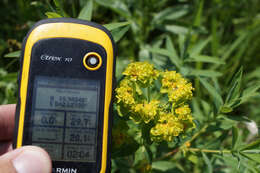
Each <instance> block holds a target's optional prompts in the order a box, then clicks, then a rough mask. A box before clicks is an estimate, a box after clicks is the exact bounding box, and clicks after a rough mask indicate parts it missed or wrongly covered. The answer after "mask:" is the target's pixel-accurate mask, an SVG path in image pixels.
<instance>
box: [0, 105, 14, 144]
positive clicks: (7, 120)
mask: <svg viewBox="0 0 260 173" xmlns="http://www.w3.org/2000/svg"><path fill="white" fill-rule="evenodd" d="M15 106H16V105H15V104H10V105H1V106H0V141H4V140H10V139H12V137H13V132H14V116H15Z"/></svg>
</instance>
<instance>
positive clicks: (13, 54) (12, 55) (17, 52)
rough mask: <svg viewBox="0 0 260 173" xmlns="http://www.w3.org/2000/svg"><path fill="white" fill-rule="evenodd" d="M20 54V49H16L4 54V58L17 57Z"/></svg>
mask: <svg viewBox="0 0 260 173" xmlns="http://www.w3.org/2000/svg"><path fill="white" fill-rule="evenodd" d="M20 55H21V51H20V50H18V51H15V52H11V53H8V54H5V55H4V57H5V58H19V57H20Z"/></svg>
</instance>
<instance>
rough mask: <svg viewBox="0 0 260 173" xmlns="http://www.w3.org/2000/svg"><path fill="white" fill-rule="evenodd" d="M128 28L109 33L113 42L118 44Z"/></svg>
mask: <svg viewBox="0 0 260 173" xmlns="http://www.w3.org/2000/svg"><path fill="white" fill-rule="evenodd" d="M129 28H130V26H125V27H123V28H120V29H115V30H113V31H112V32H111V34H112V36H113V38H114V40H115V42H118V41H119V40H120V39H121V38H122V37H123V36H124V35H125V33H126V32H127V31H128V30H129Z"/></svg>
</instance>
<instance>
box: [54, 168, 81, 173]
mask: <svg viewBox="0 0 260 173" xmlns="http://www.w3.org/2000/svg"><path fill="white" fill-rule="evenodd" d="M56 173H77V169H73V168H56Z"/></svg>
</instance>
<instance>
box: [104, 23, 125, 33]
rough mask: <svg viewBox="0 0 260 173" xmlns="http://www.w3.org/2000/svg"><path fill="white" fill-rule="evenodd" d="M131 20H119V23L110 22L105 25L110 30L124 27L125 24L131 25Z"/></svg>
mask: <svg viewBox="0 0 260 173" xmlns="http://www.w3.org/2000/svg"><path fill="white" fill-rule="evenodd" d="M129 24H130V22H117V23H109V24H105V25H103V26H104V27H105V28H107V29H108V30H109V31H112V30H114V29H117V28H120V27H123V26H127V25H129Z"/></svg>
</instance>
